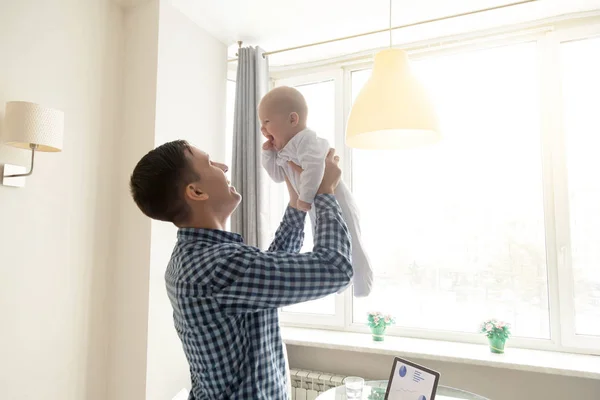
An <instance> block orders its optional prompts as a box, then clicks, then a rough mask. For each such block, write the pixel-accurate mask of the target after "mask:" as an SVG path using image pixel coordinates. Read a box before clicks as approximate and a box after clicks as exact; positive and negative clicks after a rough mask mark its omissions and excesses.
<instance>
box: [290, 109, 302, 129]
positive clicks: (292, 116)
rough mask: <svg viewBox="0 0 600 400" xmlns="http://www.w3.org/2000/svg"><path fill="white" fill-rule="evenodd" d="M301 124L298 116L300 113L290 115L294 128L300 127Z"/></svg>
mask: <svg viewBox="0 0 600 400" xmlns="http://www.w3.org/2000/svg"><path fill="white" fill-rule="evenodd" d="M299 122H300V116H299V115H298V113H297V112H292V113H290V124H292V126H296V125H298V123H299Z"/></svg>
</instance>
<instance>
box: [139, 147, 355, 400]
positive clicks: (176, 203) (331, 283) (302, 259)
mask: <svg viewBox="0 0 600 400" xmlns="http://www.w3.org/2000/svg"><path fill="white" fill-rule="evenodd" d="M338 162H339V158H338V157H335V156H334V151H333V150H331V151H330V153H329V154H328V156H327V160H326V167H325V173H324V176H323V181H322V183H321V186H320V187H319V190H318V192H317V196H316V198H315V202H314V206H315V208H316V212H317V224H316V225H317V226H316V234H315V238H314V242H315V246H314V251H313V252H312V253H304V254H299V251H300V248H301V247H302V241H303V239H304V219H305V217H306V213H305V212H302V211H299V210H297V209H295V208H293V206H292V205H295V204H297V199H298V195H297V193H296V192H295V191H294V189H293V188H292V187H291V185H290V184H289V182H287V183H288V190H289V193H290V206H288V208H287V210H286V211H285V215H284V217H283V220H282V222H281V225H280V227H279V229H278V230H277V233H276V234H275V239H274V240H273V243H272V244H271V246H270V248H269V250H268V251H266V252H263V251H260V250H259V249H257V248H254V247H251V246H247V245H245V244H244V243H243V242H242V238H241V237H240V236H239V235H237V234H234V233H230V232H225V230H224V229H225V223H226V221H227V219H228V218H229V217H230V216H231V214H232V213H233V211H234V210H235V208H236V207H237V206H238V204H239V202H240V201H241V196H240V195H239V194H238V193H237V192H236V190H235V188H233V187H231V186H230V185H229V181H228V180H227V178H226V177H225V172H226V171H227V166H225V165H223V164H220V163H217V162H214V161H212V160H211V159H210V157H209V155H208V154H206V153H204V152H202V151H200V150H198V149H196V148H194V147H191V146H190V145H189V144H188V143H186V142H185V141H175V142H171V143H166V144H164V145H162V146H160V147H158V148H156V149H155V150H152V151H151V152H149V153H148V154H147V155H145V156H144V157H143V158H142V159H141V160H140V162H139V163H138V165H137V166H136V167H135V169H134V171H133V174H132V176H131V182H130V186H131V193H132V196H133V199H134V200H135V202H136V204H137V205H138V207H139V208H140V210H142V212H143V213H144V214H146V215H147V216H149V217H150V218H154V219H157V220H161V221H169V222H172V223H173V224H175V225H176V226H177V227H178V228H179V231H178V234H177V237H178V241H177V244H176V246H175V249H174V250H173V254H172V256H171V260H170V262H169V265H168V267H167V271H166V273H165V278H166V282H167V292H168V295H169V298H170V300H171V304H172V306H173V318H174V321H175V328H176V330H177V333H178V334H179V338H180V339H181V341H182V343H183V349H184V352H185V354H186V357H187V360H188V362H189V364H190V373H191V378H192V389H191V394H190V399H195V400H204V399H207V400H215V399H235V400H237V399H269V400H271V399H287V398H288V393H287V389H286V387H287V377H286V368H285V359H284V355H283V347H282V342H281V335H280V331H279V319H278V314H277V309H278V308H280V307H283V306H288V305H291V304H296V303H300V302H304V301H308V300H313V299H317V298H321V297H323V296H326V295H328V294H331V293H335V292H337V291H338V290H340V289H341V288H344V287H346V286H347V285H348V283H349V282H350V279H351V278H352V276H353V271H352V265H351V261H350V260H351V258H350V257H351V255H350V254H351V248H350V247H351V245H350V237H349V234H348V229H347V227H346V224H345V222H344V220H343V219H342V216H341V211H340V208H339V205H338V204H337V202H336V200H335V197H334V196H333V193H334V190H335V188H336V187H337V185H338V183H339V180H340V176H341V171H340V169H339V167H338Z"/></svg>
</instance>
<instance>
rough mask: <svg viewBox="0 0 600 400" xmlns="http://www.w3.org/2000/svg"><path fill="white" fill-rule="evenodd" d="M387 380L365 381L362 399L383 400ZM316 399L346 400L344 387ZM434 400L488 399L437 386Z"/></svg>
mask: <svg viewBox="0 0 600 400" xmlns="http://www.w3.org/2000/svg"><path fill="white" fill-rule="evenodd" d="M387 384H388V381H365V387H364V389H363V395H362V400H384V398H385V390H386V389H387ZM317 400H346V388H345V387H344V386H343V385H342V386H338V387H336V388H333V389H329V390H328V391H326V392H325V393H323V394H321V395H320V396H319V397H317ZM435 400H489V399H487V398H485V397H481V396H478V395H476V394H473V393H469V392H465V391H464V390H459V389H453V388H451V387H447V386H441V385H440V386H438V388H437V393H436V394H435Z"/></svg>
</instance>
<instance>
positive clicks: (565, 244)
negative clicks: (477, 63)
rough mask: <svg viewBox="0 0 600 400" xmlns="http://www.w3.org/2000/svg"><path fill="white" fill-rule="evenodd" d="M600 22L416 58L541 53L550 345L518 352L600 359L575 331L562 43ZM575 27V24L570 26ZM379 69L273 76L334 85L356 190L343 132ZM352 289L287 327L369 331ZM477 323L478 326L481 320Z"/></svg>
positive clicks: (413, 331)
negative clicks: (365, 81) (326, 309)
mask: <svg viewBox="0 0 600 400" xmlns="http://www.w3.org/2000/svg"><path fill="white" fill-rule="evenodd" d="M599 21H600V19H598V18H595V19H594V20H593V21H592V22H589V21H583V22H579V21H575V22H573V21H570V24H567V27H566V28H560V29H558V28H556V27H553V26H548V25H546V26H545V27H543V28H541V29H536V30H529V31H517V30H515V31H513V32H510V33H509V34H507V35H504V36H500V37H491V38H486V39H484V40H479V41H478V40H469V41H465V42H464V43H462V44H461V43H458V44H455V45H453V46H450V47H441V48H433V49H429V48H426V49H424V50H419V51H416V52H410V51H409V54H410V56H411V59H419V58H428V57H435V56H440V55H444V54H448V53H456V52H465V51H476V50H483V49H488V48H493V47H498V46H504V45H516V44H520V43H524V42H531V41H535V42H536V44H537V49H538V68H539V72H540V74H539V85H540V89H539V96H540V119H541V121H540V122H541V123H540V130H541V134H540V136H541V143H540V151H541V158H542V179H543V196H544V198H543V207H544V223H545V245H546V266H547V274H548V276H547V279H548V281H547V282H548V299H549V304H548V306H549V318H550V321H549V322H550V339H535V338H523V337H513V338H511V346H513V347H520V348H528V349H538V350H551V351H558V352H572V353H583V354H596V355H600V336H598V337H594V336H584V335H576V333H575V306H574V298H573V274H572V266H571V255H570V249H571V243H570V233H569V230H570V225H569V224H570V221H569V204H568V186H567V173H566V172H567V171H566V169H567V164H566V150H565V146H564V144H565V140H566V138H565V130H564V127H563V123H562V93H561V87H562V80H561V79H560V78H561V74H560V72H561V71H560V45H561V44H562V43H565V42H569V41H575V40H585V39H590V38H593V37H598V36H600V22H599ZM569 25H570V26H569ZM370 67H372V61H371V60H370V59H367V58H362V59H359V60H352V61H349V62H334V63H330V64H329V65H323V66H317V67H314V66H309V67H303V66H300V67H298V68H295V69H294V68H289V67H288V68H286V69H285V70H281V71H273V72H272V73H271V78H272V80H273V83H274V86H282V85H287V86H296V85H301V84H307V83H315V82H318V81H319V80H321V81H323V80H331V79H333V80H334V81H335V88H336V89H335V90H336V116H335V118H336V119H335V148H336V150H337V153H338V154H340V155H341V156H342V164H343V165H342V170H343V174H344V180H345V181H346V182H347V183H348V185H349V186H350V187H351V188H352V150H351V149H350V148H348V147H346V146H345V140H344V133H345V121H346V120H347V117H348V114H349V112H350V108H351V104H352V93H351V76H352V72H354V71H359V70H362V69H367V68H370ZM352 304H353V296H352V292H351V290H346V291H345V292H344V293H342V294H338V295H336V307H335V315H334V316H329V315H311V314H301V313H289V312H281V313H280V316H281V321H282V324H283V325H285V326H296V327H304V328H326V329H335V330H339V331H346V332H356V333H369V329H368V327H367V326H365V325H364V324H362V323H356V322H353V312H352ZM474 322H475V323H477V321H474ZM388 334H389V335H391V336H404V337H414V338H423V339H433V340H446V341H456V342H466V343H485V341H486V340H485V338H484V337H483V335H480V334H476V333H466V332H448V331H441V330H427V329H417V328H406V327H399V326H391V327H389V328H388Z"/></svg>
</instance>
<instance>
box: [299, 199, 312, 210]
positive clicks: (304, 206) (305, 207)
mask: <svg viewBox="0 0 600 400" xmlns="http://www.w3.org/2000/svg"><path fill="white" fill-rule="evenodd" d="M297 208H298V210H300V211H309V210H310V203H307V202H305V201H302V200H298V204H297Z"/></svg>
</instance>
